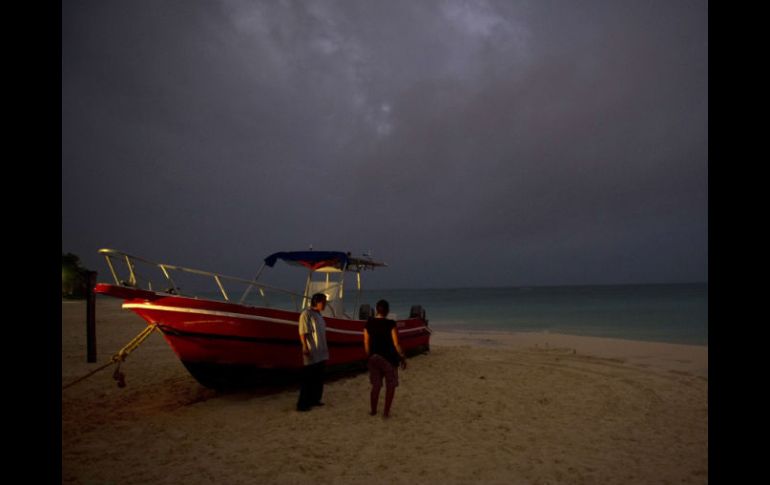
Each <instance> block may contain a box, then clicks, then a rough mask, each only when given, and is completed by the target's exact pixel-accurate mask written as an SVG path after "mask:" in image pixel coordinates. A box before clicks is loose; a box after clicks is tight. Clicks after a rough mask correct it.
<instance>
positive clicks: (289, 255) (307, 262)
mask: <svg viewBox="0 0 770 485" xmlns="http://www.w3.org/2000/svg"><path fill="white" fill-rule="evenodd" d="M279 259H280V260H283V261H284V262H286V263H288V264H291V265H293V266H304V267H305V268H308V269H311V270H313V271H315V270H318V269H321V268H336V269H339V270H343V269H345V266H346V265H347V262H348V255H347V253H343V252H339V251H291V252H280V253H274V254H271V255H270V256H268V257H266V258H265V264H266V265H268V266H270V267H271V268H272V267H273V266H274V265H275V262H276V261H277V260H279Z"/></svg>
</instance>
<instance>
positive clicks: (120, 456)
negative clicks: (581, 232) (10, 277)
mask: <svg viewBox="0 0 770 485" xmlns="http://www.w3.org/2000/svg"><path fill="white" fill-rule="evenodd" d="M120 304H121V302H120V301H118V300H112V299H101V298H100V299H98V300H97V345H98V352H99V354H98V361H97V363H95V364H88V363H86V336H85V303H84V302H62V361H61V364H62V383H63V384H67V383H70V382H72V381H74V380H75V379H77V378H79V377H81V376H83V375H85V374H87V373H88V372H90V371H91V370H93V369H95V368H97V367H99V366H100V365H102V364H104V363H105V362H107V361H108V360H109V359H110V357H111V356H112V355H113V353H115V352H116V351H117V350H119V349H120V348H121V347H122V346H123V345H125V344H126V343H127V342H128V341H129V340H131V339H132V338H133V337H134V336H135V335H137V334H138V333H139V332H140V331H141V330H142V329H143V328H144V327H145V324H144V321H143V320H141V319H140V318H139V317H138V316H136V315H134V314H133V313H131V312H129V311H126V310H122V309H121V308H120ZM431 347H432V350H431V352H430V353H429V354H423V355H419V356H416V357H413V358H411V359H410V360H409V368H408V369H407V370H406V371H402V372H401V373H400V380H401V385H400V387H399V388H398V390H397V392H396V397H395V401H394V404H393V410H392V417H391V418H390V419H389V420H384V419H382V417H381V416H376V417H371V416H369V414H368V393H369V383H368V378H367V375H366V374H363V373H361V374H357V375H352V376H350V375H348V376H345V377H341V378H336V379H332V380H330V381H327V384H326V387H325V392H324V401H325V402H326V406H324V407H322V408H317V409H314V410H313V411H312V412H309V413H298V412H296V411H295V409H294V407H295V404H296V399H297V388H296V387H295V386H287V387H286V388H283V389H275V388H272V389H260V390H250V391H240V392H230V393H221V392H217V391H214V390H210V389H207V388H205V387H203V386H201V385H200V384H198V383H197V382H196V381H195V380H194V379H193V378H192V377H191V376H190V375H189V374H188V373H187V371H186V370H185V368H184V367H183V366H182V364H181V363H180V362H179V361H178V360H177V358H176V356H175V354H174V353H173V351H172V350H171V348H170V347H169V346H168V345H167V344H166V342H165V341H164V340H163V338H162V337H161V335H160V334H154V335H151V336H150V337H149V338H148V339H147V340H146V341H145V342H144V343H143V344H142V345H141V346H140V347H139V348H138V349H137V350H136V351H135V352H134V353H132V354H131V355H130V357H129V358H128V360H127V361H126V362H125V363H123V364H122V367H121V370H122V371H123V372H124V373H125V375H126V383H127V386H126V387H125V388H118V387H117V385H116V383H115V381H114V380H113V379H112V372H113V370H114V369H113V368H112V367H110V368H108V369H105V370H103V371H101V372H99V373H97V374H95V375H93V376H91V377H89V378H88V379H86V380H84V381H82V382H80V383H78V384H76V385H74V386H72V387H69V388H67V389H64V390H62V403H61V404H62V443H61V445H62V477H63V480H62V481H63V483H66V484H102V485H104V484H120V485H131V484H161V483H167V484H178V483H184V484H187V485H194V484H211V483H226V484H255V483H276V484H306V483H307V484H311V483H312V484H317V483H334V484H364V483H366V484H369V483H391V484H400V483H404V484H406V483H410V484H413V483H449V484H453V483H469V484H470V483H499V484H503V483H505V484H518V483H522V484H546V483H569V484H572V483H575V484H583V483H585V484H599V483H601V484H608V483H609V484H613V483H617V484H621V483H622V484H629V483H631V484H635V483H640V484H641V483H644V484H647V483H707V481H708V460H707V458H708V399H707V395H708V348H707V347H701V346H686V345H674V344H663V343H647V342H632V341H623V340H615V339H600V338H593V337H577V336H568V335H557V334H547V333H537V334H526V333H495V332H484V333H468V332H448V331H440V330H438V331H436V332H435V333H434V334H433V337H432V346H431Z"/></svg>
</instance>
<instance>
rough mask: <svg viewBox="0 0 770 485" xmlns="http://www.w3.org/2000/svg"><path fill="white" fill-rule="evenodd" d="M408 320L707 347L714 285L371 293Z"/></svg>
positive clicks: (366, 297)
mask: <svg viewBox="0 0 770 485" xmlns="http://www.w3.org/2000/svg"><path fill="white" fill-rule="evenodd" d="M380 298H385V299H386V300H388V301H389V303H390V308H391V312H392V313H395V314H396V315H397V316H398V317H406V316H408V315H409V310H410V308H411V306H412V305H418V304H419V305H421V306H422V307H423V308H424V309H425V311H426V317H427V318H428V320H429V323H430V325H431V326H432V327H433V328H435V329H437V330H439V329H448V330H451V329H455V330H505V331H519V332H544V331H548V332H552V333H565V334H571V335H585V336H594V337H610V338H622V339H629V340H643V341H653V342H669V343H680V344H690V345H708V284H707V283H699V284H675V285H617V286H563V287H533V288H457V289H436V290H378V291H374V290H371V291H364V293H363V297H362V301H363V302H366V303H370V304H371V305H372V306H374V304H375V303H376V301H377V300H378V299H380Z"/></svg>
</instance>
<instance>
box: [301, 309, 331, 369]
mask: <svg viewBox="0 0 770 485" xmlns="http://www.w3.org/2000/svg"><path fill="white" fill-rule="evenodd" d="M299 334H300V335H306V336H307V346H308V347H309V348H310V355H305V354H304V353H303V354H302V362H303V363H304V364H305V365H311V364H317V363H318V362H321V361H323V360H329V348H328V347H327V346H326V322H325V321H324V317H323V316H321V314H320V313H318V312H317V311H315V310H313V309H311V308H308V309H305V310H303V311H302V313H301V314H300V316H299Z"/></svg>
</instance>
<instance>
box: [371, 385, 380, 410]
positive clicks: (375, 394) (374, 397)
mask: <svg viewBox="0 0 770 485" xmlns="http://www.w3.org/2000/svg"><path fill="white" fill-rule="evenodd" d="M381 387H382V386H381V385H379V386H372V392H371V394H370V395H369V401H370V405H371V407H370V409H371V410H370V411H369V414H370V415H372V416H374V415H375V414H377V402H378V401H379V400H380V388H381Z"/></svg>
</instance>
